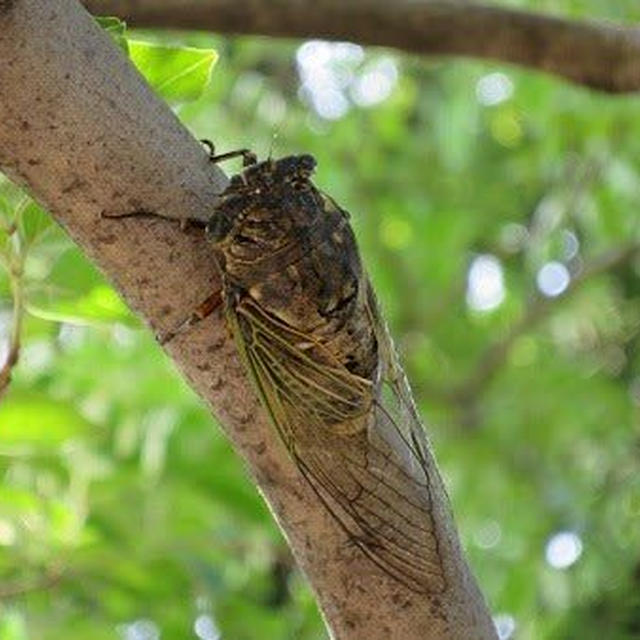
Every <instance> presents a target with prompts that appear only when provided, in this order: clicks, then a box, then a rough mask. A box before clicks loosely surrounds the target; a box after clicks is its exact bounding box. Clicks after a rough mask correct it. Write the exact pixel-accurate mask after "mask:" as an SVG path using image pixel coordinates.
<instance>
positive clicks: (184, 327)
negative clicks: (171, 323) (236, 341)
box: [157, 289, 222, 345]
mask: <svg viewBox="0 0 640 640" xmlns="http://www.w3.org/2000/svg"><path fill="white" fill-rule="evenodd" d="M221 303H222V290H221V289H217V290H216V291H214V292H213V293H212V294H211V295H210V296H209V297H208V298H207V299H206V300H204V301H203V302H201V303H200V304H199V305H198V306H197V307H196V308H195V309H194V310H193V311H192V312H191V315H190V316H189V317H188V318H187V319H186V320H183V321H182V322H181V323H180V324H179V325H178V326H177V327H176V328H175V329H172V330H170V331H167V333H165V334H162V335H159V336H158V337H157V340H158V342H159V343H160V344H162V345H164V344H167V342H169V341H170V340H173V339H174V338H175V337H176V336H177V335H179V334H181V333H184V332H185V331H188V330H189V329H191V327H193V326H195V325H197V324H198V323H199V322H200V321H201V320H204V319H205V318H207V317H208V316H210V315H211V314H212V313H213V312H214V311H215V310H216V309H217V308H218V307H219V306H220V304H221Z"/></svg>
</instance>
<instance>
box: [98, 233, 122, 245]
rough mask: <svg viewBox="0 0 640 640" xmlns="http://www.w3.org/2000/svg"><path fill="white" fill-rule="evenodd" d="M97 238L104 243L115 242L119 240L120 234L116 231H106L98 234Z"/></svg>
mask: <svg viewBox="0 0 640 640" xmlns="http://www.w3.org/2000/svg"><path fill="white" fill-rule="evenodd" d="M97 240H98V242H100V243H102V244H115V243H116V242H117V241H118V236H117V235H115V233H105V234H104V235H99V236H97Z"/></svg>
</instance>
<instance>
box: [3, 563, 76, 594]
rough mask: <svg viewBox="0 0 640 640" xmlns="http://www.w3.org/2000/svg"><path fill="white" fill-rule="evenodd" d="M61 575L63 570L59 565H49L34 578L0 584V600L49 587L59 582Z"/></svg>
mask: <svg viewBox="0 0 640 640" xmlns="http://www.w3.org/2000/svg"><path fill="white" fill-rule="evenodd" d="M63 575H64V570H63V569H62V568H61V567H51V568H49V569H47V570H46V571H45V573H44V575H41V576H38V577H36V578H32V579H30V580H23V581H16V582H10V583H8V584H3V585H0V601H2V600H7V599H9V598H18V597H20V596H23V595H26V594H28V593H32V592H34V591H44V590H46V589H51V588H52V587H54V586H55V585H56V584H58V582H60V580H61V579H62V576H63Z"/></svg>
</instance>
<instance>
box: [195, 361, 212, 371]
mask: <svg viewBox="0 0 640 640" xmlns="http://www.w3.org/2000/svg"><path fill="white" fill-rule="evenodd" d="M196 368H197V369H198V371H211V365H210V364H208V363H206V362H203V363H201V364H198V365H196Z"/></svg>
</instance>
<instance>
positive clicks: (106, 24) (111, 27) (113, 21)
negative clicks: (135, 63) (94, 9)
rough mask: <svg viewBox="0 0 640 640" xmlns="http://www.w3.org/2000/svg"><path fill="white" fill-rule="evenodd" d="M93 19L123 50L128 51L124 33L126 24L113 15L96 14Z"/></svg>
mask: <svg viewBox="0 0 640 640" xmlns="http://www.w3.org/2000/svg"><path fill="white" fill-rule="evenodd" d="M94 19H95V21H96V22H97V23H98V24H99V25H100V26H101V27H102V28H103V29H104V30H105V31H106V32H107V33H108V34H109V35H110V36H111V37H112V38H113V39H114V41H115V42H116V44H117V45H118V46H119V47H120V48H121V49H122V50H123V51H125V52H128V50H129V46H128V42H127V38H126V36H125V33H126V31H127V24H126V22H123V21H122V20H120V18H116V17H114V16H97V17H95V18H94Z"/></svg>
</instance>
